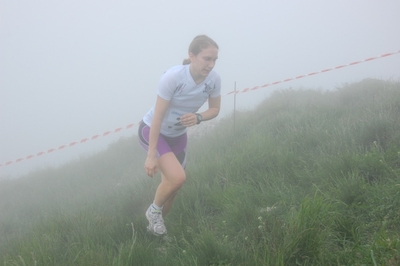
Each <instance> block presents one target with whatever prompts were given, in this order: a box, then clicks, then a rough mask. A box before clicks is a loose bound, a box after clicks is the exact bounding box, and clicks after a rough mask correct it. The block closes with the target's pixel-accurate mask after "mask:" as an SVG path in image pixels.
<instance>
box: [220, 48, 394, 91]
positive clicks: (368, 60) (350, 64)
mask: <svg viewBox="0 0 400 266" xmlns="http://www.w3.org/2000/svg"><path fill="white" fill-rule="evenodd" d="M399 53H400V50H399V51H397V52H393V53H387V54H383V55H380V56H377V57H370V58H367V59H365V60H362V61H355V62H351V63H349V64H346V65H339V66H336V67H332V68H327V69H324V70H321V71H316V72H311V73H308V74H306V75H301V76H296V77H293V78H287V79H284V80H279V81H275V82H272V83H267V84H264V85H262V86H255V87H253V88H245V89H243V90H239V91H231V92H228V93H227V94H226V95H230V94H238V93H245V92H249V91H253V90H258V89H261V88H266V87H269V86H273V85H277V84H280V83H284V82H288V81H292V80H296V79H301V78H305V77H310V76H314V75H317V74H321V73H326V72H329V71H332V70H337V69H341V68H344V67H348V66H354V65H358V64H361V63H365V62H370V61H372V60H376V59H379V58H383V57H388V56H391V55H395V54H399ZM226 95H225V96H226Z"/></svg>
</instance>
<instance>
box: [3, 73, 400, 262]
mask: <svg viewBox="0 0 400 266" xmlns="http://www.w3.org/2000/svg"><path fill="white" fill-rule="evenodd" d="M232 117H233V116H232ZM232 117H229V116H228V117H227V118H224V119H222V120H220V122H219V124H218V125H217V126H216V127H215V128H214V129H212V130H211V131H210V132H208V133H207V134H203V135H202V136H200V137H197V138H194V139H191V140H190V143H189V158H188V160H189V163H188V166H187V177H188V178H187V182H186V184H185V185H184V187H183V188H182V189H181V191H180V193H179V195H178V197H177V199H176V202H175V204H174V207H173V209H172V211H171V214H170V215H169V216H168V217H167V218H166V225H167V228H168V233H169V234H168V235H169V237H168V238H156V237H153V236H151V235H149V234H147V233H146V219H145V217H144V212H145V210H146V208H147V207H148V204H149V203H150V202H151V201H152V197H153V194H154V191H155V189H156V186H157V185H158V182H159V178H160V177H159V176H157V177H155V178H153V179H150V178H148V177H147V176H146V175H145V173H144V171H143V163H144V159H145V158H144V156H145V154H144V152H143V151H142V150H141V147H140V146H139V144H138V141H137V137H136V136H133V137H131V138H125V139H121V140H119V141H118V142H116V143H114V144H112V145H110V147H109V148H108V149H107V150H106V151H104V152H101V153H99V154H96V155H93V156H91V157H86V158H82V159H80V160H77V161H74V162H70V163H68V164H66V165H64V166H62V167H60V168H57V169H42V170H37V171H35V172H33V173H31V174H29V175H27V176H25V177H21V178H19V179H16V180H0V236H1V238H0V258H1V260H0V262H1V263H2V264H3V265H7V266H8V265H98V266H100V265H398V264H400V233H399V232H400V224H399V223H398V221H399V220H400V167H399V166H400V135H399V134H398V132H400V83H396V82H390V81H382V80H371V79H369V80H363V81H361V82H358V83H354V84H347V85H345V86H343V87H341V88H338V89H337V90H335V91H331V92H322V91H315V90H290V89H289V90H284V91H281V92H276V93H274V94H273V95H272V96H271V97H270V98H268V99H266V100H265V101H264V102H263V103H261V104H260V105H259V106H257V107H255V108H254V109H253V110H249V111H241V112H238V113H237V114H236V123H235V124H236V128H235V130H233V121H232Z"/></svg>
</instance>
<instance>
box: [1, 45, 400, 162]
mask: <svg viewBox="0 0 400 266" xmlns="http://www.w3.org/2000/svg"><path fill="white" fill-rule="evenodd" d="M399 53H400V50H399V51H397V52H393V53H386V54H383V55H380V56H376V57H370V58H367V59H365V60H362V61H355V62H351V63H349V64H345V65H339V66H336V67H332V68H327V69H324V70H321V71H316V72H311V73H308V74H306V75H300V76H296V77H293V78H287V79H284V80H279V81H275V82H272V83H266V84H264V85H261V86H255V87H253V88H245V89H243V90H239V91H231V92H229V93H227V94H226V95H224V96H227V95H230V94H235V93H236V94H238V93H245V92H249V91H254V90H258V89H261V88H266V87H269V86H274V85H277V84H280V83H284V82H288V81H292V80H296V79H301V78H305V77H310V76H314V75H316V74H321V73H326V72H329V71H332V70H337V69H341V68H344V67H348V66H354V65H357V64H361V63H365V62H370V61H373V60H375V59H379V58H384V57H388V56H391V55H395V54H399ZM134 125H135V124H129V125H127V126H126V127H119V128H116V129H115V130H113V131H107V132H104V133H103V134H101V135H94V136H92V137H91V138H84V139H81V140H80V141H74V142H71V143H70V144H66V145H61V146H59V147H58V148H52V149H48V150H47V151H41V152H38V153H37V154H36V155H28V156H26V157H21V158H18V159H16V160H14V161H8V162H6V163H4V164H0V167H3V166H8V165H11V164H13V163H19V162H22V161H24V160H29V159H32V158H34V157H39V156H42V155H44V154H48V153H52V152H54V151H58V150H63V149H65V148H68V147H73V146H75V145H76V144H80V143H85V142H87V141H89V140H95V139H98V138H99V137H105V136H108V135H110V134H111V133H118V132H120V131H122V130H124V129H130V128H132V127H133V126H134Z"/></svg>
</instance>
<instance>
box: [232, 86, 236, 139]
mask: <svg viewBox="0 0 400 266" xmlns="http://www.w3.org/2000/svg"><path fill="white" fill-rule="evenodd" d="M233 135H234V136H236V81H235V96H234V97H233Z"/></svg>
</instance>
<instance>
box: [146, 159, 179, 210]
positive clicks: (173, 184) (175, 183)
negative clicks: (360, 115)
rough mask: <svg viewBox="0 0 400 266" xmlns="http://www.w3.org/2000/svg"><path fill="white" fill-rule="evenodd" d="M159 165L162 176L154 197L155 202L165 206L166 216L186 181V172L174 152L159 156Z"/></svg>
mask: <svg viewBox="0 0 400 266" xmlns="http://www.w3.org/2000/svg"><path fill="white" fill-rule="evenodd" d="M158 167H159V169H160V171H161V173H162V176H161V183H160V184H159V185H158V188H157V191H156V194H155V197H154V204H156V205H157V206H160V207H162V206H163V216H165V215H166V214H167V213H168V211H169V210H170V208H171V206H172V203H173V201H174V198H175V195H176V193H177V191H178V190H179V189H180V188H181V187H182V185H183V184H184V183H185V180H186V174H185V170H184V169H183V167H182V165H181V164H180V162H179V161H178V159H177V158H176V156H175V154H174V153H172V152H168V153H165V154H163V155H162V156H160V158H158ZM164 208H165V211H164Z"/></svg>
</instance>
